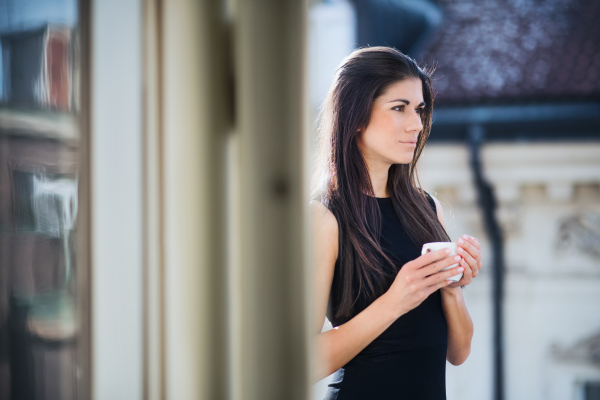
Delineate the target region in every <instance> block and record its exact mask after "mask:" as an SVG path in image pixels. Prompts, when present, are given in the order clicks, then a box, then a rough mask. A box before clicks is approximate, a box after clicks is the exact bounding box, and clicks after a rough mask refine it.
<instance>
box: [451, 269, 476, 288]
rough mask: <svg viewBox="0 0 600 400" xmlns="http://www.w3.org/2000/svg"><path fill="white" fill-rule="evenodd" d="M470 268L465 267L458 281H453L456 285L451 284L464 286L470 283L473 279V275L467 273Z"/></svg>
mask: <svg viewBox="0 0 600 400" xmlns="http://www.w3.org/2000/svg"><path fill="white" fill-rule="evenodd" d="M470 270H471V269H470V268H468V267H467V268H465V272H463V276H462V277H461V278H460V280H459V281H458V282H455V283H456V285H452V286H455V287H456V286H465V285H468V284H469V283H471V282H472V281H473V275H471V274H470V273H469V271H470Z"/></svg>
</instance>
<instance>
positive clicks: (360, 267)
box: [312, 47, 449, 319]
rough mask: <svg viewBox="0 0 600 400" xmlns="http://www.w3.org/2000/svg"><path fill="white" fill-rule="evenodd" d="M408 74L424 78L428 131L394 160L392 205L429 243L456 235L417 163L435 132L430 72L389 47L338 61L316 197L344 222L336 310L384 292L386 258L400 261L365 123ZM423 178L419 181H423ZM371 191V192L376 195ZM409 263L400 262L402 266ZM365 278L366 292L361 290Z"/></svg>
mask: <svg viewBox="0 0 600 400" xmlns="http://www.w3.org/2000/svg"><path fill="white" fill-rule="evenodd" d="M405 79H420V80H421V81H422V82H423V100H424V101H425V109H424V110H423V112H422V114H421V118H422V123H423V130H422V131H421V132H420V133H419V136H418V139H417V145H416V149H415V151H414V157H413V159H412V161H411V162H410V163H409V164H393V165H392V166H391V167H390V169H389V175H388V187H389V189H390V192H391V198H392V204H393V206H394V209H395V211H396V214H398V217H399V218H400V220H401V222H402V224H403V226H404V227H405V229H406V230H407V232H408V234H409V236H410V237H411V238H412V240H413V241H414V243H415V244H417V245H418V246H419V247H420V246H421V245H422V244H423V243H427V242H438V241H448V240H449V238H448V235H447V234H446V232H445V230H444V228H443V227H442V225H441V223H440V222H439V220H438V218H437V216H436V215H435V213H434V212H433V210H432V208H431V206H430V204H429V203H428V200H427V198H426V195H425V193H424V191H423V190H421V189H420V183H419V180H418V176H417V170H416V165H417V161H418V159H419V156H420V155H421V152H422V151H423V147H424V146H425V142H426V141H427V138H428V137H429V133H430V131H431V116H432V110H433V92H432V83H431V78H430V74H429V73H426V72H424V71H423V70H422V69H421V68H419V66H418V65H417V63H416V62H415V61H414V60H413V59H411V58H409V57H407V56H406V55H404V54H402V53H401V52H399V51H397V50H395V49H392V48H388V47H368V48H363V49H359V50H356V51H354V52H353V53H352V54H351V55H350V56H348V57H347V58H346V59H345V60H344V61H343V63H342V65H341V66H340V67H339V68H338V70H337V72H336V75H335V80H334V82H333V85H332V86H331V89H330V90H329V93H328V95H327V98H326V100H325V102H324V104H323V107H322V109H321V111H320V115H319V130H318V133H319V134H318V144H317V149H318V160H317V169H316V171H315V176H314V181H313V189H312V197H313V198H316V199H318V200H319V201H321V203H323V204H324V205H325V206H327V207H328V208H329V209H330V210H331V211H332V212H333V214H334V215H335V217H336V219H337V221H338V226H339V251H338V262H339V264H340V277H339V278H340V279H341V280H342V281H341V285H342V286H341V300H340V302H339V307H337V310H335V311H336V313H335V317H336V318H338V319H347V318H349V317H350V316H351V315H352V312H353V309H354V306H355V303H356V301H357V300H358V298H359V296H360V295H361V294H363V295H366V296H367V298H371V299H373V298H376V297H379V296H380V295H381V294H383V291H384V290H385V282H386V279H387V278H388V277H389V274H386V273H385V272H384V269H383V268H381V262H382V260H383V262H387V263H390V264H391V265H392V266H394V264H393V262H392V260H390V258H389V257H388V256H387V255H386V254H385V253H384V252H383V250H382V248H381V245H380V243H379V235H380V232H381V226H382V224H381V212H380V210H379V207H378V205H377V202H376V200H375V198H374V197H375V193H374V191H373V187H372V185H371V179H370V176H369V172H368V169H367V164H366V162H365V160H364V158H363V156H362V154H361V152H360V150H359V148H358V145H357V137H358V135H360V132H359V131H360V130H361V129H364V128H366V127H367V126H368V124H369V121H370V119H371V112H372V108H373V102H374V101H375V99H377V98H378V97H379V96H381V95H382V94H383V93H384V92H385V91H386V90H387V88H388V87H389V86H390V85H392V84H393V83H396V82H399V81H402V80H405ZM417 183H419V184H418V185H417ZM367 195H369V196H371V197H369V196H367ZM400 267H401V266H394V268H392V269H393V270H394V271H395V272H396V273H397V271H398V270H399V268H400ZM354 282H357V283H358V285H357V286H358V291H355V290H354V286H355V284H354Z"/></svg>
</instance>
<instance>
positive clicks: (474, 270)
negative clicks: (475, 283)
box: [460, 260, 479, 278]
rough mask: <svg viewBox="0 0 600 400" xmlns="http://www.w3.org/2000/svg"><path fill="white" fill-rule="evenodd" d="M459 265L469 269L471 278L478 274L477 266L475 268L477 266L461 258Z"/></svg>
mask: <svg viewBox="0 0 600 400" xmlns="http://www.w3.org/2000/svg"><path fill="white" fill-rule="evenodd" d="M460 265H462V266H463V268H465V270H467V269H468V270H469V271H471V275H473V278H475V277H476V276H477V275H478V274H479V268H477V266H475V267H473V266H471V265H469V264H468V263H467V262H466V261H465V260H461V262H460Z"/></svg>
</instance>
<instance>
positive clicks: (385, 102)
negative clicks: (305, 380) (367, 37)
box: [311, 47, 481, 400]
mask: <svg viewBox="0 0 600 400" xmlns="http://www.w3.org/2000/svg"><path fill="white" fill-rule="evenodd" d="M432 100H433V96H432V87H431V80H430V78H429V76H428V75H427V74H426V73H425V72H423V71H422V70H421V69H420V68H419V67H418V66H417V64H416V63H415V62H414V61H413V60H412V59H410V58H408V57H407V56H405V55H404V54H402V53H400V52H399V51H396V50H394V49H390V48H386V47H371V48H364V49H360V50H356V51H355V52H354V53H352V54H351V55H350V56H349V57H348V58H347V59H346V60H345V61H344V63H343V64H342V66H341V67H340V68H339V69H338V71H337V74H336V77H335V82H334V83H333V86H332V88H331V90H330V92H329V94H328V97H327V99H326V102H325V105H324V107H323V110H322V114H321V128H320V141H319V152H320V160H319V163H318V166H319V167H318V168H317V175H316V177H317V180H316V182H317V183H316V184H315V187H314V192H313V194H315V195H316V198H318V201H317V200H313V201H312V202H311V218H312V249H313V253H312V265H313V267H314V270H313V279H314V282H313V288H314V290H315V292H314V296H313V313H312V318H313V321H312V331H313V334H314V337H313V345H314V347H315V350H316V354H315V355H316V357H315V359H316V361H317V362H316V365H315V367H314V368H313V371H314V372H315V376H313V380H314V381H316V380H320V379H322V378H324V377H326V376H328V375H329V374H332V373H334V372H335V374H334V376H333V380H332V382H331V383H330V385H329V387H328V391H327V396H326V399H328V400H347V399H363V400H368V399H378V400H384V399H419V400H425V399H445V398H446V392H445V390H446V389H445V365H446V360H448V361H449V362H450V363H452V364H454V365H459V364H461V363H463V362H464V361H465V360H466V358H467V356H468V355H469V352H470V346H471V338H472V335H473V324H472V322H471V318H470V316H469V313H468V311H467V308H466V306H465V302H464V299H463V295H462V288H461V287H462V286H464V285H467V284H469V283H470V282H471V280H472V279H473V278H474V277H475V276H477V273H478V271H479V269H480V268H481V254H480V251H479V250H480V245H479V243H478V241H477V239H475V238H473V237H470V236H467V235H464V236H463V237H462V238H460V239H458V241H457V244H458V246H459V247H458V254H459V255H458V256H453V257H449V256H448V254H449V252H447V250H445V249H442V250H439V251H435V252H431V253H428V254H426V255H423V256H421V247H422V245H423V244H424V243H427V242H442V241H449V237H448V235H447V233H446V231H445V227H444V213H443V210H442V207H441V205H440V203H439V202H438V201H437V200H436V199H434V198H432V197H431V196H429V195H428V194H427V193H426V192H424V191H423V190H421V189H419V187H418V186H417V183H416V182H418V179H417V178H416V170H415V166H416V163H417V160H418V158H419V155H420V154H421V151H422V150H423V146H424V145H425V142H426V140H427V137H428V136H429V132H430V127H431V115H432ZM457 262H458V263H459V266H457V267H455V268H452V269H450V270H448V271H442V269H443V268H446V267H448V266H450V265H452V264H455V263H457ZM461 272H463V277H462V278H461V280H460V281H458V282H451V281H449V280H448V278H450V277H451V276H454V275H457V274H459V273H461ZM328 302H329V307H328ZM326 314H327V316H328V318H329V320H330V321H331V322H332V324H333V326H334V327H335V328H334V329H332V330H330V331H327V332H324V333H319V332H320V331H321V327H322V326H323V322H324V320H325V316H326Z"/></svg>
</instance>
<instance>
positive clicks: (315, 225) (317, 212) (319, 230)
mask: <svg viewBox="0 0 600 400" xmlns="http://www.w3.org/2000/svg"><path fill="white" fill-rule="evenodd" d="M310 217H311V218H310V219H311V231H312V236H313V238H314V239H316V240H315V242H317V243H320V244H326V245H327V246H326V247H329V248H331V249H334V250H335V252H334V253H335V256H336V258H337V247H338V246H337V243H338V222H337V219H336V218H335V215H333V213H332V212H331V211H330V210H329V209H328V208H327V207H325V205H323V203H321V202H319V201H316V200H312V201H311V202H310Z"/></svg>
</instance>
